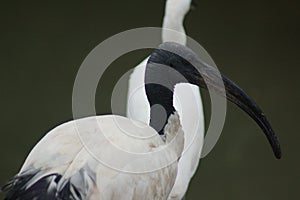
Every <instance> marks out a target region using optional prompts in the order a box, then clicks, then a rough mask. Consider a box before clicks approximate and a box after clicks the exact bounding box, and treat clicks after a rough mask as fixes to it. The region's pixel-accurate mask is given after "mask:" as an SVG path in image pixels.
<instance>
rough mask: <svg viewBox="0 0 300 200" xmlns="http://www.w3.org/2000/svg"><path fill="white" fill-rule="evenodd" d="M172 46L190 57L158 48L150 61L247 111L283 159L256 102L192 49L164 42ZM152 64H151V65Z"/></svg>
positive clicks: (276, 153)
mask: <svg viewBox="0 0 300 200" xmlns="http://www.w3.org/2000/svg"><path fill="white" fill-rule="evenodd" d="M169 46H170V47H172V49H174V48H175V49H177V51H178V52H180V53H181V55H185V56H184V57H185V58H187V59H184V58H183V57H181V56H179V55H177V54H175V53H172V52H173V51H172V49H171V51H172V52H170V51H168V50H165V49H156V50H155V51H154V53H153V54H152V55H151V57H150V59H149V61H148V63H158V64H163V65H166V66H169V67H171V68H173V69H175V70H176V71H178V72H179V73H180V74H181V75H183V76H184V77H185V79H186V80H187V81H188V82H189V83H191V84H195V85H198V86H199V87H201V88H205V89H207V88H209V89H210V91H211V90H212V91H213V92H215V93H216V94H218V95H221V96H223V97H226V98H227V99H228V100H229V101H231V102H232V103H234V104H235V105H237V106H238V107H239V108H241V109H242V110H243V111H245V112H246V113H247V114H248V115H249V116H250V117H251V118H252V119H253V120H254V121H255V122H256V123H257V124H258V125H259V126H260V128H261V129H262V131H263V132H264V134H265V136H266V137H267V139H268V141H269V143H270V145H271V147H272V149H273V152H274V155H275V157H276V158H278V159H279V158H281V149H280V144H279V141H278V139H277V137H276V135H275V132H274V130H273V129H272V127H271V125H270V123H269V121H268V120H267V118H266V116H265V114H264V113H263V112H262V110H261V109H260V108H259V106H258V105H257V104H256V102H255V101H254V100H253V99H252V98H251V97H250V96H249V95H248V94H247V93H246V92H244V91H243V90H242V89H241V88H240V87H239V86H238V85H237V84H235V83H234V82H233V81H231V80H230V79H228V78H227V77H226V76H224V75H222V74H220V73H219V71H218V70H217V69H216V68H214V67H211V66H209V65H208V64H206V63H204V62H202V61H201V60H200V59H198V57H197V56H196V54H195V53H194V52H192V51H191V50H190V49H188V48H186V47H183V46H182V45H178V44H176V43H169V44H166V43H165V44H163V45H162V47H169ZM149 67H151V66H150V65H149ZM149 71H151V70H149ZM181 82H182V81H181ZM224 86H225V90H224Z"/></svg>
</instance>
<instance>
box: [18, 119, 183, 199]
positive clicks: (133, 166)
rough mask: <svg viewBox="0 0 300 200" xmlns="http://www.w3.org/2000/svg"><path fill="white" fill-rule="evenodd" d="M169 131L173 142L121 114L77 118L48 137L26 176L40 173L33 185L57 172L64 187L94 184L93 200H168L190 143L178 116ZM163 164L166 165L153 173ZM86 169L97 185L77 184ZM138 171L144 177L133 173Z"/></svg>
mask: <svg viewBox="0 0 300 200" xmlns="http://www.w3.org/2000/svg"><path fill="white" fill-rule="evenodd" d="M165 133H166V137H167V138H168V141H167V143H164V142H163V141H162V139H161V137H160V136H159V135H158V134H157V132H156V131H155V130H154V129H152V128H151V127H149V126H147V125H145V124H143V123H141V122H137V121H133V120H130V119H128V118H125V117H121V116H116V115H106V116H97V117H88V118H84V119H79V120H74V121H71V122H67V123H65V124H62V125H60V126H58V127H56V128H55V129H53V130H52V131H50V132H49V133H48V134H47V135H46V136H45V137H44V138H42V140H40V142H39V143H38V144H37V145H36V146H35V147H34V148H33V150H32V151H31V152H30V154H29V156H28V157H27V159H26V161H25V163H24V165H23V167H22V169H21V171H20V174H21V173H22V172H24V171H26V170H28V169H38V170H39V171H40V173H39V175H38V176H36V177H35V178H34V179H33V180H32V181H33V182H34V181H37V180H38V179H39V178H40V177H41V175H47V174H50V173H57V174H60V175H62V176H63V178H62V181H60V183H59V184H63V180H66V179H68V178H71V180H72V182H73V183H75V185H76V184H77V185H93V187H91V188H88V191H89V192H88V199H90V200H93V199H108V200H114V199H116V200H119V199H124V200H127V199H128V200H129V199H151V200H152V199H166V198H167V197H168V195H169V193H170V191H171V189H172V186H173V185H174V182H175V178H176V174H177V164H178V163H177V160H178V158H179V157H180V156H181V153H182V150H183V144H184V141H183V137H184V136H183V131H182V129H181V126H180V122H179V117H178V115H177V114H175V115H172V116H170V118H169V123H168V124H167V126H166V127H165ZM83 141H84V142H83ZM116 146H117V148H116ZM128 152H129V153H128ZM137 153H140V154H139V155H138V156H137V155H136V154H137ZM157 166H161V167H160V168H158V170H155V171H150V170H151V169H156V168H157ZM114 168H116V169H114ZM81 169H85V170H86V171H89V170H91V173H93V174H95V180H94V181H95V183H93V180H89V179H88V178H86V179H85V180H84V181H87V182H89V183H88V184H83V183H76V182H78V181H76V174H77V173H78V172H79V171H80V170H81ZM135 170H138V171H140V172H142V171H143V170H144V173H136V174H135V173H130V172H134V171H135ZM147 171H150V172H147ZM84 177H88V176H87V175H85V176H84ZM28 184H29V183H28ZM30 184H32V183H30ZM58 187H63V185H60V186H58Z"/></svg>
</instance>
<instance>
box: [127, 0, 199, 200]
mask: <svg viewBox="0 0 300 200" xmlns="http://www.w3.org/2000/svg"><path fill="white" fill-rule="evenodd" d="M190 3H191V0H167V2H166V8H165V17H164V19H163V28H165V29H164V30H163V32H162V39H163V42H166V41H173V42H177V43H180V44H183V45H185V44H186V36H185V31H184V27H183V20H184V16H185V15H186V13H187V12H188V10H189V7H190ZM167 29H171V30H175V31H178V32H181V33H183V34H175V33H172V32H170V31H168V30H167ZM147 60H148V58H146V59H145V60H144V61H142V62H141V63H140V64H139V65H137V66H136V68H135V69H134V71H133V73H132V74H131V76H130V80H129V91H128V100H127V117H129V118H131V119H134V120H139V121H142V122H145V123H147V124H148V123H149V120H150V107H149V103H148V101H147V97H146V92H145V88H144V74H145V68H146V63H147ZM174 97H175V98H174V102H173V105H174V107H175V109H176V110H177V111H178V113H179V116H180V120H181V124H182V129H183V131H184V133H185V140H184V153H183V156H182V157H181V159H180V161H179V165H178V174H177V178H176V182H175V185H174V187H173V189H172V192H171V194H170V197H169V199H182V198H183V196H184V194H185V193H186V191H187V188H188V185H189V182H190V180H191V178H192V176H193V175H194V173H195V171H196V169H197V166H198V164H199V160H200V156H201V150H202V146H203V138H204V116H203V107H202V101H201V96H200V92H199V88H198V87H196V86H192V85H189V84H178V85H176V87H175V91H174Z"/></svg>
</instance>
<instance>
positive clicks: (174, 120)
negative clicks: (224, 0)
mask: <svg viewBox="0 0 300 200" xmlns="http://www.w3.org/2000/svg"><path fill="white" fill-rule="evenodd" d="M179 55H185V56H184V58H183V57H181V56H179ZM191 63H193V65H192V64H191ZM166 69H167V70H166ZM198 70H199V71H200V72H201V74H200V73H199V71H198ZM176 74H177V75H176ZM178 74H180V75H182V76H184V77H185V79H182V78H180V76H178ZM217 74H218V72H217V70H216V69H215V68H213V67H210V66H209V65H207V64H205V63H204V62H202V61H201V60H199V59H198V57H197V55H196V54H195V53H194V52H193V51H191V50H190V49H188V48H187V47H185V46H182V45H180V44H177V43H170V42H168V43H163V44H162V45H160V47H159V48H158V49H156V50H155V51H154V52H153V53H152V54H151V56H150V58H149V61H148V63H147V66H146V71H145V90H146V95H147V99H148V103H149V104H150V107H151V108H150V126H148V125H146V124H143V123H141V122H138V121H133V120H130V119H128V118H125V117H121V116H117V115H103V116H93V117H87V118H83V119H78V120H73V121H70V122H67V123H65V124H62V125H60V126H58V127H56V128H55V129H53V130H52V131H50V132H49V133H48V134H47V135H46V136H45V137H44V138H42V140H41V141H40V142H39V143H38V144H37V145H36V146H35V147H34V148H33V150H32V151H31V153H30V154H29V156H28V157H27V159H26V161H25V163H24V165H23V167H22V169H21V170H20V172H19V173H18V174H17V175H16V176H15V177H14V178H13V179H12V180H11V181H9V182H8V183H7V184H6V185H5V186H4V187H3V188H2V190H4V191H8V193H7V196H6V200H32V199H35V200H50V199H51V200H52V199H64V200H96V199H104V200H120V199H122V200H132V199H145V200H147V199H149V200H153V199H159V200H165V199H167V198H168V196H169V194H170V192H171V189H172V188H173V185H174V182H175V178H176V175H177V166H178V159H179V158H180V155H181V153H182V151H183V145H184V132H183V131H182V129H181V125H180V118H179V116H178V114H177V111H176V109H175V108H174V106H173V98H174V97H173V96H174V87H175V86H176V85H177V84H179V83H182V82H186V83H189V84H194V85H197V86H199V87H203V88H206V84H207V85H208V86H209V88H212V89H213V91H214V92H216V93H218V94H220V95H223V96H224V93H222V92H220V91H222V90H221V86H222V84H220V82H221V81H220V80H218V79H217V78H216V77H218V76H217ZM174 75H176V76H174ZM204 79H205V81H206V82H204ZM161 80H163V83H164V84H163V85H162V84H157V83H158V81H161ZM164 80H165V81H164ZM222 80H223V82H224V85H225V90H226V97H227V98H228V99H229V100H230V101H232V102H233V103H235V104H236V105H237V106H239V107H240V108H241V109H242V110H244V111H245V112H246V113H248V114H249V115H250V116H251V117H252V118H253V119H254V120H255V121H256V122H257V124H258V125H259V126H260V127H261V128H262V130H263V131H264V133H265V134H266V136H267V138H268V140H269V142H270V144H271V146H272V148H273V151H274V153H275V156H276V157H277V158H280V156H281V152H280V146H279V142H278V140H277V138H276V136H275V134H274V131H273V130H272V128H271V126H270V124H269V122H268V121H267V119H266V117H265V115H264V114H263V113H262V111H261V110H260V108H259V107H258V106H257V105H256V103H255V102H254V101H253V100H252V99H251V98H250V97H249V96H248V95H247V94H246V93H245V92H244V91H243V90H242V89H240V88H239V87H238V86H237V85H236V84H234V83H233V82H232V81H230V80H229V79H228V78H226V77H225V76H222ZM158 105H160V106H162V107H163V108H164V109H163V110H164V111H165V112H166V113H165V114H166V119H167V120H164V121H160V119H159V118H158V117H157V116H160V115H161V114H162V113H161V110H160V109H157V108H158V107H157V106H158ZM124 133H125V134H124ZM141 138H142V139H141ZM120 148H121V149H122V150H120ZM132 152H135V153H132ZM136 153H140V154H139V155H137V154H136ZM133 172H144V173H133Z"/></svg>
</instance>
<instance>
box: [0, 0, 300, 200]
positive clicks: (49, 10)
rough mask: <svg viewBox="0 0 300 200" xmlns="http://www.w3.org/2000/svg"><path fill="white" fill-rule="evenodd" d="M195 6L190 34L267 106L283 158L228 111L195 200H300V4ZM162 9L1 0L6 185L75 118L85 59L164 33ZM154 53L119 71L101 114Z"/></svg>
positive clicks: (194, 189) (110, 79)
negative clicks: (125, 39)
mask: <svg viewBox="0 0 300 200" xmlns="http://www.w3.org/2000/svg"><path fill="white" fill-rule="evenodd" d="M196 1H197V3H198V7H197V9H196V10H194V11H192V12H190V13H189V15H188V16H187V17H186V20H185V26H186V30H187V33H188V35H189V36H191V37H192V38H194V39H196V40H197V41H198V42H199V43H200V44H202V45H203V46H204V47H205V48H206V50H207V51H208V52H209V53H210V55H211V56H212V58H213V59H214V61H215V62H216V64H217V65H218V67H219V69H220V70H221V71H222V72H223V73H224V74H226V75H227V76H228V77H230V78H231V79H232V80H234V81H235V82H237V83H238V84H239V85H240V86H241V87H243V88H244V89H245V90H246V91H247V92H248V93H249V94H250V95H251V96H252V97H253V98H254V99H256V100H257V102H258V104H260V105H261V107H262V108H263V110H264V111H265V113H266V114H267V116H268V118H269V120H270V122H271V123H272V125H273V128H274V129H275V131H276V133H277V135H278V137H279V139H280V142H281V145H282V151H283V157H282V159H281V160H276V159H275V157H274V156H273V154H272V152H271V149H270V147H269V145H268V143H267V141H266V139H265V137H264V136H263V134H262V132H261V130H260V129H259V127H258V126H257V125H256V124H255V123H254V122H253V121H252V120H250V118H249V117H247V116H246V115H245V114H244V113H243V112H241V111H240V110H239V109H237V108H236V107H235V106H233V105H232V104H228V112H227V119H226V124H225V127H224V131H223V133H222V135H221V138H220V140H219V141H218V143H217V145H216V146H215V148H214V150H213V151H212V152H211V153H210V154H209V156H207V157H206V158H204V159H203V160H202V162H201V165H200V166H199V168H198V171H197V174H196V176H195V177H194V178H193V180H192V182H191V185H190V188H189V190H188V193H187V197H186V199H207V200H208V199H230V200H234V199H251V200H252V199H257V200H259V199H264V200H266V199H273V200H275V199H298V198H299V187H300V172H299V171H300V161H299V146H300V145H299V141H300V134H299V133H298V132H299V131H298V125H299V124H298V123H299V119H300V118H299V116H298V111H299V103H300V93H299V83H300V82H299V78H298V76H299V75H298V74H299V72H300V55H299V45H300V37H299V35H300V26H299V25H300V2H299V1H296V0H286V1H274V0H273V1H271V0H251V1H232V0H231V1H230V0H229V1H228V0H227V1H222V0H210V1H209V0H196ZM163 11H164V0H156V1H140V0H128V1H105V2H103V1H102V2H101V1H56V2H55V1H51V3H49V2H43V3H42V2H41V1H10V2H9V1H6V2H2V5H1V7H0V22H1V32H0V36H1V37H0V46H1V48H0V57H1V59H0V63H1V64H0V70H1V73H0V83H1V84H0V91H1V99H0V101H1V104H0V106H1V116H0V117H1V135H0V136H1V140H0V154H1V165H0V184H4V183H5V181H7V180H8V179H9V178H10V177H12V176H13V175H14V174H16V173H17V172H18V170H19V169H20V167H21V165H22V163H23V162H24V159H25V158H26V156H27V154H28V153H29V151H30V150H31V148H32V147H33V146H34V145H35V144H36V143H37V142H38V141H39V140H40V139H41V138H42V137H43V135H44V134H45V133H46V132H47V131H49V130H50V129H52V128H53V127H55V126H57V125H59V124H61V123H62V122H65V121H68V120H71V119H72V110H71V94H72V87H73V82H74V79H75V76H76V73H77V70H78V68H79V66H80V64H81V63H82V61H83V59H84V58H85V56H86V55H87V54H88V53H89V52H90V51H91V50H92V49H93V48H94V47H95V46H96V45H98V44H99V43H100V42H101V41H103V40H105V39H106V38H107V37H109V36H111V35H113V34H116V33H119V32H120V31H124V30H127V29H131V28H136V27H144V26H156V27H159V26H161V22H162V17H163ZM149 52H150V51H149V50H147V51H136V52H132V53H130V54H128V55H126V56H123V57H121V58H120V59H118V60H117V61H116V62H114V63H113V64H112V65H111V66H110V68H109V70H108V71H107V76H106V78H104V79H103V80H101V82H100V87H99V90H98V93H97V112H98V113H99V114H103V113H109V112H110V93H111V88H112V86H113V85H114V83H115V82H116V81H117V80H118V78H119V77H120V76H121V75H122V74H123V73H124V72H126V71H127V70H128V69H130V68H132V67H133V66H135V65H136V64H137V63H139V61H141V60H143V59H144V57H146V56H147V55H148V54H149ZM204 96H205V97H204V99H205V103H204V104H205V108H206V110H205V111H206V115H209V109H210V102H209V99H208V97H207V94H206V93H204ZM206 123H208V122H206ZM297 124H298V125H297ZM1 195H2V194H1ZM0 198H3V196H0Z"/></svg>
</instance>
